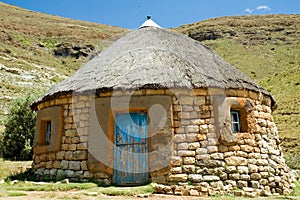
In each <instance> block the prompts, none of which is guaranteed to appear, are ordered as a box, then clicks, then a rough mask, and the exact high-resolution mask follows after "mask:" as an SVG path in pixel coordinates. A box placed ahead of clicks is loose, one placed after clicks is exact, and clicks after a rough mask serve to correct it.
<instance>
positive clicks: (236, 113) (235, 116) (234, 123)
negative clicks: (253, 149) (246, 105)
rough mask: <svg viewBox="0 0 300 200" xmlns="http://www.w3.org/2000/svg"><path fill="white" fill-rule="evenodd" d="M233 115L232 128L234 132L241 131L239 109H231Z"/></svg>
mask: <svg viewBox="0 0 300 200" xmlns="http://www.w3.org/2000/svg"><path fill="white" fill-rule="evenodd" d="M230 116H231V129H232V132H233V133H238V132H241V120H240V113H239V111H237V110H231V111H230Z"/></svg>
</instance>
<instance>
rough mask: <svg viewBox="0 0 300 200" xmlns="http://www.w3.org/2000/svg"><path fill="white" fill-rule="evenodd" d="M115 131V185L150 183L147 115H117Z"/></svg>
mask: <svg viewBox="0 0 300 200" xmlns="http://www.w3.org/2000/svg"><path fill="white" fill-rule="evenodd" d="M114 130H115V138H114V142H115V150H114V183H115V184H116V185H141V184H145V183H148V178H149V174H148V155H147V152H148V131H147V113H121V114H117V115H116V116H115V129H114Z"/></svg>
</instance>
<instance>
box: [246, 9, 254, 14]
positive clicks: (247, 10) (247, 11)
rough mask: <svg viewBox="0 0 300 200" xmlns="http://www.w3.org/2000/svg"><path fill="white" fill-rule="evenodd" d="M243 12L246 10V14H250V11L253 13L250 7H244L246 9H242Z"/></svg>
mask: <svg viewBox="0 0 300 200" xmlns="http://www.w3.org/2000/svg"><path fill="white" fill-rule="evenodd" d="M244 12H246V13H248V14H252V13H253V9H251V8H246V9H245V10H244Z"/></svg>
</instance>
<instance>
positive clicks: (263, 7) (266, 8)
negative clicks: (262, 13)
mask: <svg viewBox="0 0 300 200" xmlns="http://www.w3.org/2000/svg"><path fill="white" fill-rule="evenodd" d="M256 10H271V8H270V7H269V6H264V5H261V6H257V8H256Z"/></svg>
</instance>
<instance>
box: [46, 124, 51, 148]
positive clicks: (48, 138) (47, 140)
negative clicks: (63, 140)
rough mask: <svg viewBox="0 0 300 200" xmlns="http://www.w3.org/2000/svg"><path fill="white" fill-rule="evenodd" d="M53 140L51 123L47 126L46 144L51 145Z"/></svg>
mask: <svg viewBox="0 0 300 200" xmlns="http://www.w3.org/2000/svg"><path fill="white" fill-rule="evenodd" d="M50 138H51V121H50V122H47V124H46V144H49V143H50Z"/></svg>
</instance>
